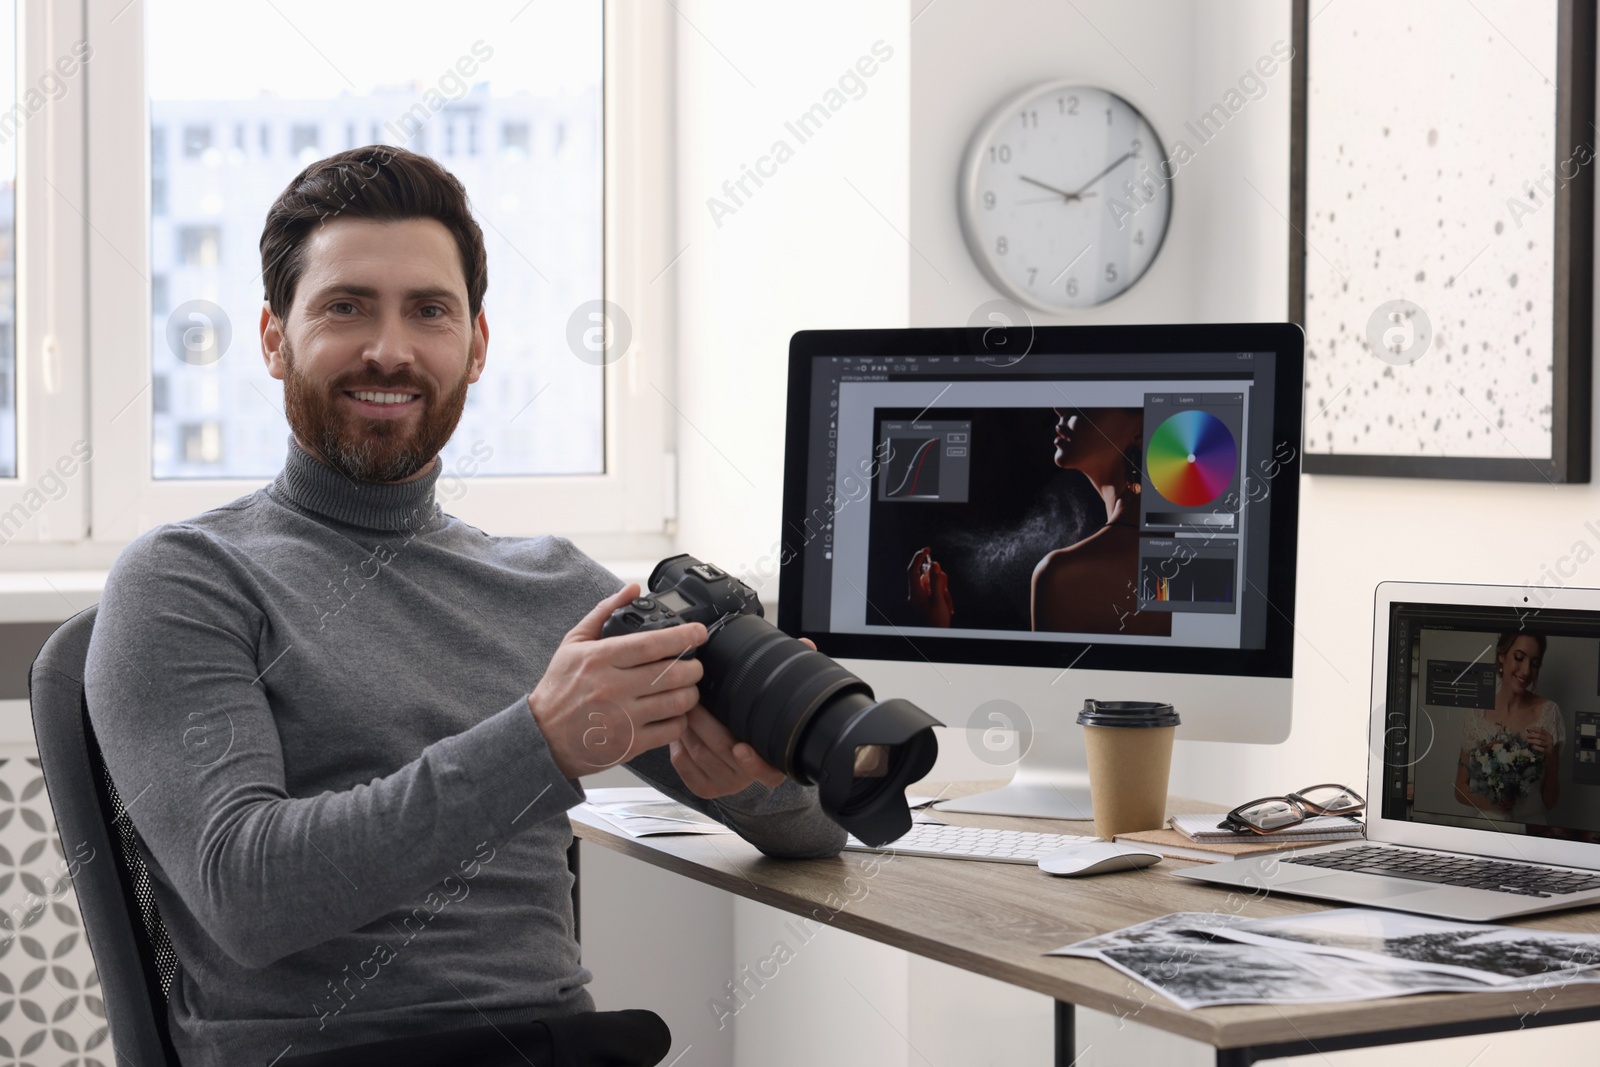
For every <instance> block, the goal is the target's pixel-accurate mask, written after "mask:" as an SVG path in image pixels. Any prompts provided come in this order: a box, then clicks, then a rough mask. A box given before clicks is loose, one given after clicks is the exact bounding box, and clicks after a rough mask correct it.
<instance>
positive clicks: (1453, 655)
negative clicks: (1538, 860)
mask: <svg viewBox="0 0 1600 1067" xmlns="http://www.w3.org/2000/svg"><path fill="white" fill-rule="evenodd" d="M1420 607H1421V606H1420V605H1416V606H1406V605H1397V606H1396V610H1397V611H1399V612H1401V613H1402V614H1407V613H1410V609H1414V608H1420ZM1410 622H1411V625H1410V626H1408V627H1407V629H1408V630H1409V633H1408V635H1407V636H1408V638H1409V641H1408V644H1409V646H1410V648H1409V652H1410V655H1409V657H1408V659H1409V661H1410V662H1409V663H1408V664H1407V667H1408V668H1409V669H1408V670H1407V671H1406V672H1405V675H1404V677H1405V679H1406V684H1405V689H1406V693H1405V706H1407V707H1408V709H1409V718H1410V720H1411V727H1412V729H1411V739H1412V746H1413V750H1412V752H1411V753H1410V758H1409V759H1408V760H1406V761H1405V762H1404V763H1403V764H1400V765H1392V766H1391V767H1390V768H1389V771H1390V773H1391V774H1399V775H1403V776H1404V778H1405V789H1404V794H1403V795H1404V797H1405V802H1404V810H1403V811H1393V810H1390V811H1388V812H1386V814H1387V815H1389V817H1391V818H1395V817H1398V818H1403V819H1407V820H1408V821H1412V822H1422V823H1433V824H1436V825H1444V826H1466V827H1473V828H1480V829H1489V830H1496V831H1500V832H1503V833H1504V832H1511V833H1525V834H1533V835H1538V836H1544V837H1557V838H1564V839H1569V840H1580V841H1589V842H1596V843H1600V763H1596V740H1597V738H1596V734H1597V726H1600V618H1596V617H1594V616H1593V615H1591V614H1590V613H1588V612H1566V611H1563V612H1541V613H1538V614H1537V615H1534V616H1528V617H1526V618H1521V617H1519V615H1518V613H1517V612H1516V611H1515V610H1513V609H1505V610H1504V611H1499V612H1497V611H1494V610H1493V609H1488V608H1483V607H1477V608H1469V609H1464V610H1454V611H1453V610H1451V609H1449V608H1444V607H1441V606H1433V607H1432V608H1431V610H1429V611H1428V612H1427V613H1426V614H1425V615H1424V614H1421V613H1418V614H1415V615H1414V616H1413V618H1412V619H1411V620H1410ZM1395 681H1396V682H1398V681H1399V678H1396V679H1395ZM1394 695H1395V696H1400V695H1401V694H1398V693H1396V694H1394ZM1391 706H1392V705H1391ZM1390 796H1391V797H1393V796H1395V794H1394V793H1390ZM1391 807H1392V805H1391Z"/></svg>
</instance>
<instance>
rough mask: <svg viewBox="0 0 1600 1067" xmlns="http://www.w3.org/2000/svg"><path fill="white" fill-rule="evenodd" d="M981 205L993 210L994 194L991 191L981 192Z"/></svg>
mask: <svg viewBox="0 0 1600 1067" xmlns="http://www.w3.org/2000/svg"><path fill="white" fill-rule="evenodd" d="M983 206H984V207H986V208H988V209H989V210H990V211H993V210H994V194H993V193H984V194H983Z"/></svg>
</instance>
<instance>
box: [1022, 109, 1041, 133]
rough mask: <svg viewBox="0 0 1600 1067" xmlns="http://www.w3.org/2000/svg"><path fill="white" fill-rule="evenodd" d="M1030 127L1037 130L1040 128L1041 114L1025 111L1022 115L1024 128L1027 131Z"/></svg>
mask: <svg viewBox="0 0 1600 1067" xmlns="http://www.w3.org/2000/svg"><path fill="white" fill-rule="evenodd" d="M1029 126H1032V127H1033V128H1034V129H1036V130H1037V129H1038V128H1039V113H1038V112H1037V111H1024V112H1023V113H1022V128H1023V129H1027V128H1028V127H1029Z"/></svg>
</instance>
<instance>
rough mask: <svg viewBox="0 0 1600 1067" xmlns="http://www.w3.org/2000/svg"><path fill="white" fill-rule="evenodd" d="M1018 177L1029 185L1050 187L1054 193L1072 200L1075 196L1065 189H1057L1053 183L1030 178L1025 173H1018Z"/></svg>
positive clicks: (1042, 187) (1043, 187)
mask: <svg viewBox="0 0 1600 1067" xmlns="http://www.w3.org/2000/svg"><path fill="white" fill-rule="evenodd" d="M1017 177H1019V178H1021V179H1022V180H1023V181H1025V182H1027V183H1028V184H1029V185H1037V186H1038V187H1039V188H1041V189H1048V190H1050V191H1051V192H1052V193H1055V194H1056V195H1057V196H1060V197H1064V198H1065V199H1067V200H1071V199H1072V198H1073V195H1074V194H1072V193H1069V192H1067V191H1066V190H1065V189H1057V188H1056V187H1055V186H1053V185H1046V184H1045V183H1044V182H1041V181H1036V180H1035V179H1033V178H1030V177H1028V176H1027V175H1025V174H1019V175H1017Z"/></svg>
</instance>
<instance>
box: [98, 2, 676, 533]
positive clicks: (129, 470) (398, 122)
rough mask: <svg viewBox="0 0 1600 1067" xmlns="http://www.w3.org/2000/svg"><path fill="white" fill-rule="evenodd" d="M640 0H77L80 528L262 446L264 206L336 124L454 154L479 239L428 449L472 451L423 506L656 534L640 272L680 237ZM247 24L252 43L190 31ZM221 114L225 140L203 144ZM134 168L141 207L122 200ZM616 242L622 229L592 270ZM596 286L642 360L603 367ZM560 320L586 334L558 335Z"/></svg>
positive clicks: (246, 474) (662, 348)
mask: <svg viewBox="0 0 1600 1067" xmlns="http://www.w3.org/2000/svg"><path fill="white" fill-rule="evenodd" d="M655 8H656V6H655V5H604V4H603V3H601V0H570V2H568V3H564V4H559V5H534V6H532V7H529V6H528V5H527V4H526V2H525V0H484V2H483V3H480V4H473V5H463V6H462V7H461V12H460V13H459V14H460V17H459V18H455V17H453V19H452V21H450V22H449V23H448V24H447V25H446V24H438V23H434V25H435V27H436V30H437V32H430V33H426V34H419V33H416V32H415V26H417V25H419V24H423V23H425V22H427V21H428V16H429V15H430V14H431V13H432V12H434V11H435V10H436V7H435V6H434V5H430V4H428V3H426V2H424V0H403V2H395V0H390V2H387V3H384V2H380V0H352V2H350V3H346V4H338V5H330V4H327V3H326V2H324V0H273V2H272V3H268V2H267V0H239V2H238V3H236V4H229V5H217V4H213V3H208V2H204V0H145V3H143V4H142V5H140V11H141V12H142V15H143V18H142V19H139V18H132V17H130V18H124V19H120V20H113V19H112V18H111V17H110V16H111V14H114V12H106V13H102V12H100V11H99V10H98V8H97V5H89V8H88V16H87V17H88V18H89V19H90V21H91V23H92V25H93V29H94V32H95V33H96V34H97V35H98V36H96V37H94V38H93V41H94V45H95V54H94V59H95V64H96V77H95V78H94V79H91V80H89V82H88V84H87V101H88V114H89V123H90V130H91V133H92V136H91V137H90V139H89V141H88V142H87V143H89V144H90V145H92V146H93V147H94V149H95V150H96V152H97V155H98V156H99V158H98V159H96V160H91V161H90V164H89V166H90V174H89V180H88V181H87V182H86V185H87V188H88V197H89V210H87V211H86V212H85V215H86V216H87V217H89V218H93V219H95V220H96V225H97V226H99V225H100V222H101V220H105V226H104V227H102V229H103V230H104V232H103V235H102V236H98V237H96V238H95V239H94V240H93V241H85V242H84V246H85V247H87V248H88V250H89V252H88V254H89V257H90V268H89V275H90V281H91V285H90V289H91V291H93V292H95V293H96V301H95V305H94V308H93V310H92V312H91V316H92V336H94V337H95V338H97V339H101V340H99V341H98V342H97V346H98V347H97V348H96V349H95V350H94V351H92V352H90V354H89V357H88V359H89V362H90V364H91V365H92V366H93V368H94V373H95V395H94V399H93V401H92V403H91V410H90V413H89V417H90V420H91V423H92V424H93V425H95V426H96V427H105V429H102V430H100V431H99V432H100V433H101V435H102V437H104V438H105V439H106V442H105V443H104V444H99V445H97V452H96V455H97V462H98V461H99V457H105V460H104V467H103V468H102V470H101V471H100V473H99V474H98V475H97V477H96V478H95V479H94V483H93V487H92V489H93V507H94V514H95V525H94V536H95V538H96V539H97V540H99V539H106V540H125V539H127V538H128V537H130V536H133V535H134V534H136V533H138V532H140V531H141V530H143V529H146V528H148V527H149V526H150V525H153V524H155V523H157V522H163V521H171V520H175V519H178V518H182V517H185V516H187V515H191V514H194V513H195V512H196V511H199V510H202V509H204V508H206V507H214V506H216V505H218V504H221V503H225V502H227V501H228V500H229V499H232V498H234V497H236V496H239V495H241V494H243V493H246V492H248V491H249V490H250V489H251V488H252V486H254V485H259V484H260V483H261V482H262V481H263V480H265V479H268V478H270V477H272V476H273V475H275V474H276V473H277V471H278V470H279V469H280V468H281V466H282V463H283V457H284V450H285V442H286V440H287V438H288V429H287V425H286V423H285V421H284V417H283V413H282V396H283V389H282V383H281V382H278V381H275V380H273V379H272V378H271V377H270V376H269V375H268V374H267V373H266V370H265V368H264V366H263V364H262V360H261V358H260V349H259V340H258V322H259V317H260V311H261V306H262V295H263V294H262V285H261V277H260V273H261V264H260V257H259V251H258V242H259V239H260V234H261V225H262V220H263V218H264V216H265V214H266V209H267V207H268V205H269V204H270V203H271V201H272V199H273V198H274V197H275V196H276V195H277V194H278V193H279V192H281V190H282V189H283V187H284V185H285V184H286V183H287V182H288V181H289V180H290V179H291V178H293V176H294V175H295V174H296V173H297V172H298V171H300V170H301V169H303V168H304V167H305V166H306V165H307V164H308V163H310V162H313V161H314V160H315V159H317V158H320V157H322V156H324V155H326V154H328V153H330V152H333V151H338V150H342V149H343V148H344V147H345V146H346V145H348V144H350V143H351V141H352V140H354V141H355V142H356V143H357V144H362V143H370V142H369V141H368V140H365V139H363V138H362V134H363V133H369V134H375V135H376V136H375V137H374V138H372V140H374V141H376V142H379V143H386V144H391V145H401V146H404V147H406V148H408V149H410V150H412V151H418V152H423V153H429V152H430V151H431V150H439V151H440V152H441V153H442V152H443V151H445V150H448V151H450V152H451V153H452V154H451V155H450V156H449V157H448V158H444V159H441V162H443V163H444V164H445V166H446V167H447V169H449V170H450V171H451V172H452V173H454V174H455V175H456V177H457V178H459V179H460V180H461V182H462V184H463V185H464V186H465V187H466V189H467V192H468V195H469V197H470V200H471V204H472V207H473V210H474V213H475V214H476V216H477V218H478V221H479V223H480V225H481V226H482V228H483V232H484V235H485V241H486V245H487V254H488V263H489V276H490V285H489V292H488V295H487V297H486V300H485V311H486V314H487V317H488V319H489V323H490V334H491V340H490V359H489V369H488V370H487V371H486V373H485V378H484V380H483V381H482V382H481V383H480V384H479V385H478V386H475V387H474V388H473V389H472V390H471V391H470V392H469V394H468V402H467V407H466V410H465V412H464V414H463V417H462V421H461V424H460V427H459V428H458V430H457V432H456V435H455V438H454V440H453V441H452V442H451V444H450V445H449V446H447V448H446V450H445V454H444V457H443V458H444V462H445V465H446V470H447V472H449V471H453V470H460V469H465V468H468V467H470V468H471V470H472V472H473V473H472V477H471V479H470V485H466V484H465V483H464V482H463V481H462V479H460V478H458V479H456V482H457V483H458V484H457V488H456V493H455V496H454V497H452V498H450V499H446V497H445V496H441V503H443V504H445V506H446V507H448V508H449V509H450V510H451V511H453V512H454V513H455V514H458V515H461V516H462V517H463V518H465V519H467V521H469V522H474V524H475V525H480V526H483V527H484V528H488V529H492V530H493V531H494V532H496V533H502V532H503V533H535V532H551V531H554V532H562V533H579V532H583V531H606V532H611V533H619V534H624V535H626V536H628V537H633V538H635V540H633V541H627V542H623V543H628V544H641V543H643V542H640V541H638V540H637V539H638V538H645V537H656V538H662V539H663V543H664V539H665V536H666V535H665V532H664V522H665V520H666V518H667V517H668V515H669V513H670V512H669V509H670V505H671V500H672V491H671V489H670V484H671V483H670V480H669V478H670V456H667V457H664V455H663V453H664V450H665V449H667V448H668V447H669V446H670V437H669V433H670V423H669V422H668V416H669V415H670V409H669V408H668V406H667V404H666V403H665V402H664V400H663V395H664V394H663V392H662V391H661V389H662V388H666V389H668V390H670V384H669V383H670V382H671V381H672V372H671V369H670V368H671V363H670V359H671V355H670V339H671V337H672V331H671V330H668V329H665V328H664V322H663V317H664V316H665V314H666V311H667V308H668V304H667V299H668V298H667V296H666V295H665V294H667V293H669V292H670V287H668V286H660V285H658V286H655V287H654V288H651V287H650V286H649V282H650V281H651V280H652V278H653V277H655V276H656V275H658V274H659V273H660V271H661V269H662V267H663V266H664V265H666V264H668V263H670V262H671V261H672V260H673V257H674V256H675V255H676V254H677V253H678V251H679V249H678V248H675V247H669V246H670V220H671V218H672V216H673V208H674V205H673V203H672V201H671V199H670V192H669V191H668V190H670V187H671V183H670V181H668V180H667V179H668V177H669V175H670V173H671V168H670V167H669V166H668V165H667V160H668V159H669V156H668V152H667V148H668V142H667V140H666V139H665V138H663V137H662V136H661V135H660V131H661V130H664V129H667V128H669V126H670V123H669V122H668V121H667V119H668V115H667V104H666V103H665V101H667V100H668V99H670V94H668V93H666V92H664V91H663V87H664V86H666V85H668V84H670V66H669V65H668V59H669V48H668V47H667V45H666V44H665V43H664V42H669V41H670V39H671V35H670V33H669V32H667V31H668V28H669V21H668V20H669V18H671V17H673V16H672V12H671V10H670V9H668V10H667V11H666V12H665V13H661V12H658V11H657V10H656V9H655ZM244 23H248V25H249V27H250V32H251V34H252V38H251V47H250V48H248V49H242V50H240V49H232V50H228V49H215V48H209V47H206V46H205V42H208V41H215V40H221V39H229V38H230V37H237V35H238V32H239V27H240V26H241V24H244ZM602 31H604V32H602ZM351 79H353V81H352V80H351ZM613 79H614V80H615V81H613ZM613 84H615V86H616V87H617V88H615V89H614V88H613ZM646 85H648V89H645V88H643V87H644V86H646ZM602 90H604V95H603V93H602ZM613 92H615V93H617V95H616V96H614V97H613V96H612V95H611V94H613ZM613 99H614V100H615V101H616V106H615V110H614V111H613V108H612V107H611V105H610V104H608V103H607V101H609V100H613ZM613 124H615V126H613ZM613 128H614V129H615V130H616V136H617V137H619V138H624V139H623V140H620V141H619V142H618V143H624V144H629V145H636V146H642V148H639V149H630V158H629V160H628V162H629V167H628V170H627V173H626V174H621V175H619V177H618V179H617V180H616V184H615V185H614V186H612V187H611V192H610V196H611V202H612V203H615V204H625V205H627V206H626V208H625V209H623V210H622V213H621V214H620V215H619V218H620V219H622V220H624V221H622V222H620V223H618V224H616V225H614V226H607V225H605V224H604V218H603V210H604V207H605V203H606V195H607V188H608V187H607V183H606V180H605V167H604V164H605V159H604V156H603V145H604V141H603V138H602V132H603V131H606V132H607V133H609V132H610V131H611V130H612V129H613ZM158 129H166V130H169V131H172V133H171V134H169V135H168V136H169V146H168V151H167V153H166V156H165V158H166V163H165V173H164V175H163V181H162V184H161V189H160V191H161V193H162V197H163V200H162V202H160V203H158V202H157V201H156V187H155V185H154V183H153V182H152V184H150V185H146V184H144V183H145V181H146V180H148V178H154V177H155V175H156V172H157V166H158V165H157V163H156V155H157V154H156V152H155V148H156V141H155V139H154V138H155V133H154V131H156V130H158ZM230 129H232V130H234V131H235V134H234V136H232V137H230V136H229V133H228V131H229V130H230ZM240 129H243V130H246V131H248V132H249V138H250V140H251V141H252V142H253V144H255V145H258V146H259V153H258V154H257V155H254V156H252V157H251V158H249V159H248V160H245V159H242V158H238V157H242V156H243V153H242V152H236V147H237V145H236V142H237V131H238V130H240ZM274 129H276V132H274ZM451 130H453V133H451V132H447V131H451ZM508 130H509V131H511V132H510V133H509V135H507V134H506V131H508ZM546 130H548V131H552V136H549V137H543V136H539V137H536V136H534V131H546ZM556 130H561V131H564V133H563V134H562V135H561V136H560V137H557V136H554V135H553V132H554V131H556ZM146 131H148V132H146ZM497 134H498V135H501V136H500V137H499V138H498V140H499V141H501V142H502V143H501V144H499V145H498V146H497V145H496V143H495V141H496V139H497V138H496V135H497ZM134 136H137V137H138V138H139V139H140V140H142V139H143V138H145V137H150V138H152V140H151V141H149V142H147V143H148V144H149V146H150V150H151V171H150V172H149V174H148V176H147V175H146V174H142V173H133V174H129V173H127V170H128V168H127V167H126V165H125V163H123V164H122V165H121V166H119V162H118V161H119V160H126V159H128V158H134V159H137V158H138V157H139V154H140V153H139V151H138V149H139V147H143V145H139V144H138V142H137V141H135V142H134V144H135V145H136V146H137V147H134V148H133V149H132V150H131V151H130V150H129V148H128V147H127V138H130V137H134ZM216 137H221V138H223V139H224V140H223V143H224V144H225V145H228V144H229V143H230V142H233V144H232V145H231V146H229V147H226V148H223V149H219V148H218V145H217V142H216V140H215V138H216ZM447 138H448V139H449V141H450V143H449V144H448V146H447V144H446V142H447ZM119 146H120V147H119ZM497 147H498V148H500V149H506V150H496V148H497ZM174 148H175V149H176V151H173V150H172V149H174ZM134 190H137V196H138V197H139V198H140V200H141V202H142V203H143V205H144V207H145V208H146V209H147V212H148V213H147V214H145V215H144V216H143V217H135V218H132V219H128V218H127V217H126V214H127V212H126V210H125V209H124V208H123V205H124V204H126V203H127V202H128V201H127V197H128V195H129V193H130V191H134ZM145 198H148V199H145ZM608 246H615V247H618V248H621V249H625V250H626V251H625V253H624V254H618V255H616V256H615V257H613V259H612V261H613V262H614V263H615V266H614V267H613V268H611V269H610V270H607V269H606V268H605V264H606V263H607V256H606V249H607V247H608ZM119 253H120V254H119ZM156 279H160V282H159V283H158V282H157V281H156ZM602 299H609V300H611V301H612V302H613V306H614V307H615V306H620V307H626V308H627V316H628V320H629V321H628V322H627V323H621V324H620V325H622V326H623V327H624V328H626V327H627V326H629V325H631V327H632V334H633V336H634V337H635V338H639V339H641V341H642V340H643V339H645V338H648V339H649V344H648V348H649V351H650V352H651V360H652V362H651V364H650V366H649V372H648V377H646V376H645V375H641V374H640V373H639V372H638V370H637V368H636V365H629V364H627V363H626V362H624V363H623V364H621V365H616V364H613V365H601V364H603V363H604V362H605V361H604V360H602V359H600V358H598V355H599V354H598V353H595V352H594V351H592V350H591V349H590V348H589V347H588V346H587V338H588V337H591V336H593V335H594V333H595V330H594V325H593V319H592V318H589V317H586V316H585V309H586V308H587V306H588V305H589V304H591V303H593V304H596V305H597V306H598V304H599V301H600V300H602ZM591 310H592V309H591ZM130 315H136V316H137V317H139V318H141V319H142V325H141V326H138V327H134V328H137V329H138V330H139V332H140V333H142V335H143V338H144V340H143V344H142V345H141V346H140V349H139V351H138V352H137V353H135V354H134V358H129V353H128V352H127V351H126V349H125V348H124V351H122V352H120V353H115V354H114V353H112V352H111V351H110V350H109V348H108V342H107V341H106V340H104V339H108V338H112V337H118V336H126V334H127V331H128V329H129V328H130V326H132V325H133V324H132V323H130V322H129V316H130ZM573 323H577V333H576V336H577V337H579V338H580V342H570V341H569V340H568V337H569V334H572V331H573V325H572V324H573ZM618 325H619V324H618V323H617V322H612V323H611V326H612V331H613V336H615V333H616V331H617V326H618ZM186 339H187V340H186ZM189 341H193V342H194V343H195V344H194V345H193V346H191V345H189V343H188V342H189ZM580 345H581V347H579V346H580ZM196 346H197V347H196ZM640 348H641V345H640V344H639V343H636V344H635V345H634V351H638V350H639V349H640ZM196 351H200V352H202V353H211V352H215V355H214V356H209V355H208V356H206V358H197V357H196V355H195V353H196ZM652 379H653V381H652ZM158 381H159V382H161V383H162V384H160V385H159V386H158V385H157V384H156V383H157V382H158ZM654 383H659V387H658V388H652V387H651V386H652V384H654ZM158 390H159V392H160V395H159V396H157V392H158ZM484 457H489V458H484ZM472 460H475V461H476V462H475V463H468V462H467V461H472ZM664 464H666V465H667V466H665V467H664ZM112 468H114V469H112ZM664 471H665V473H664ZM467 490H470V491H467ZM651 543H652V546H654V544H655V542H651ZM649 551H650V550H649V549H646V550H643V552H642V553H641V554H643V553H647V552H649Z"/></svg>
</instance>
